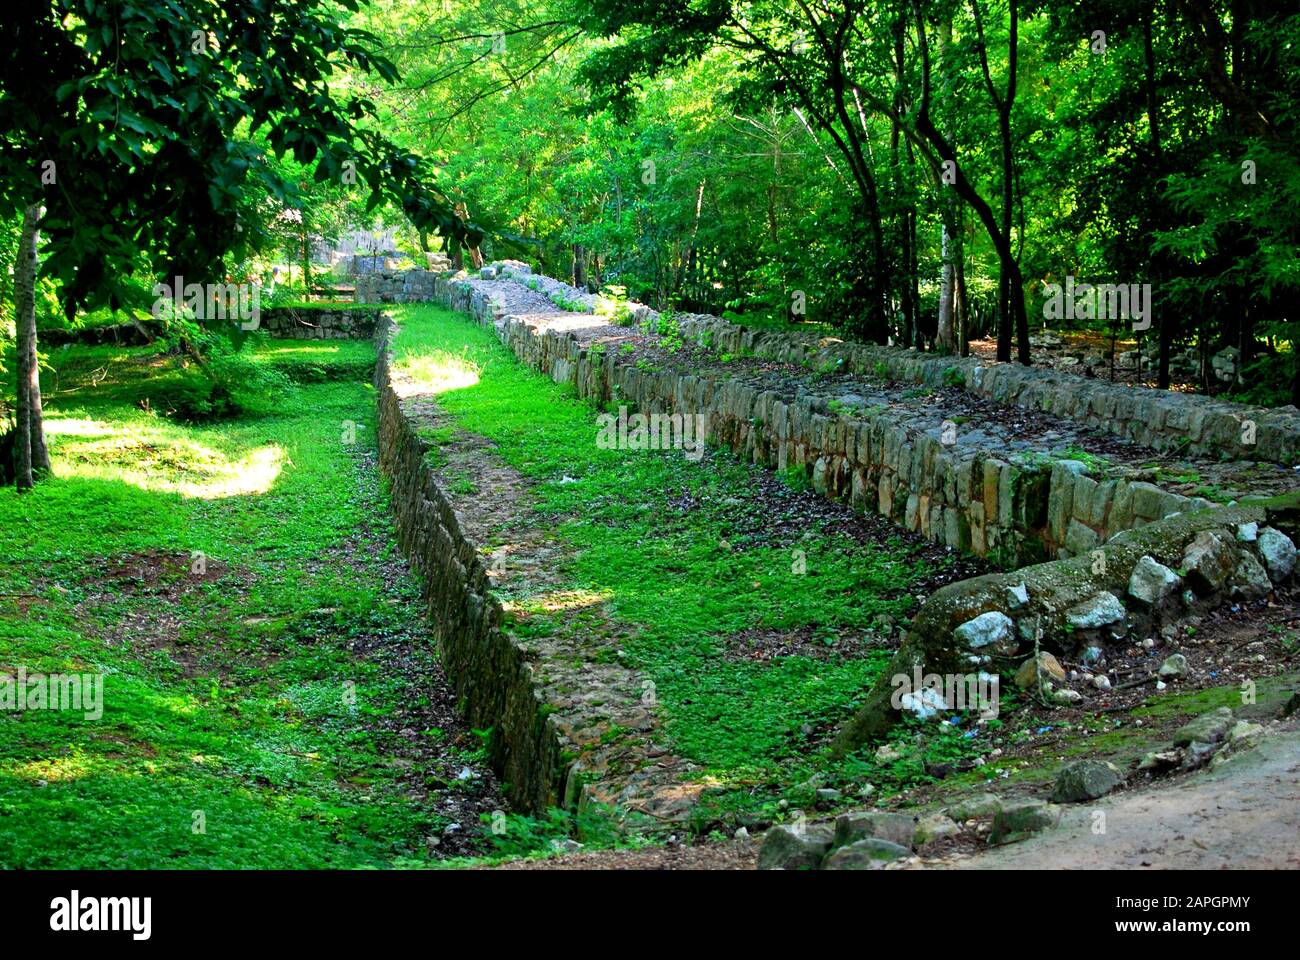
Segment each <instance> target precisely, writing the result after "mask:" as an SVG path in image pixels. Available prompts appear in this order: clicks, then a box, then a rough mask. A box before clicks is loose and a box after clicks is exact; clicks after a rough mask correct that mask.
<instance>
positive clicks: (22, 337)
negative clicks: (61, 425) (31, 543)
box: [14, 205, 50, 490]
mask: <svg viewBox="0 0 1300 960" xmlns="http://www.w3.org/2000/svg"><path fill="white" fill-rule="evenodd" d="M41 214H42V211H41V208H40V206H39V205H34V206H30V207H28V208H27V209H26V210H25V211H24V212H23V230H22V236H21V239H20V240H19V242H18V262H17V263H16V264H15V265H14V301H15V302H14V306H15V308H16V311H17V334H18V343H17V348H18V350H17V352H18V369H17V374H18V390H17V393H18V397H17V400H18V403H17V411H16V412H17V432H16V434H15V438H14V461H15V462H14V467H15V478H16V484H17V486H18V488H19V489H20V490H29V489H31V487H32V486H33V485H34V483H35V481H36V480H38V479H39V478H40V477H42V476H44V475H46V474H48V473H49V472H50V454H49V450H48V448H47V447H46V445H45V416H44V410H43V408H42V405H41V370H40V364H39V361H38V360H37V353H36V247H37V244H38V243H39V242H40V219H41Z"/></svg>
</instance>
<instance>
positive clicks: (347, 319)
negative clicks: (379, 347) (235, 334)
mask: <svg viewBox="0 0 1300 960" xmlns="http://www.w3.org/2000/svg"><path fill="white" fill-rule="evenodd" d="M379 317H380V311H379V310H354V309H351V308H347V309H338V308H333V309H331V308H330V307H271V308H269V309H267V310H263V311H262V317H261V324H260V329H262V330H265V331H266V332H267V333H268V334H270V335H271V336H272V337H278V338H281V339H288V340H369V339H371V338H372V337H374V336H375V330H376V327H377V325H378V322H379Z"/></svg>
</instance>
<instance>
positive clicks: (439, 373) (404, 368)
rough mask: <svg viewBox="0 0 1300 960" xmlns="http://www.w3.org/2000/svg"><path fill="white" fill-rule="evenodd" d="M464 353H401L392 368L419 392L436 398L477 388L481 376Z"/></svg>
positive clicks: (476, 365) (411, 351)
mask: <svg viewBox="0 0 1300 960" xmlns="http://www.w3.org/2000/svg"><path fill="white" fill-rule="evenodd" d="M467 352H468V351H467V350H462V351H461V352H460V353H458V354H457V353H452V352H451V351H450V350H436V349H435V350H429V351H420V352H417V351H415V350H409V349H408V350H403V351H402V352H401V354H400V355H399V356H398V357H397V362H396V364H395V368H396V369H397V370H398V371H399V372H400V373H401V374H402V375H403V377H404V379H406V380H407V381H408V382H409V384H410V385H411V386H414V387H418V388H419V389H420V391H421V392H427V393H435V394H438V393H446V392H447V391H448V390H463V389H465V388H466V387H472V386H475V385H476V384H478V382H479V376H480V374H481V373H482V372H483V370H482V367H481V366H480V365H479V364H478V363H477V362H476V361H474V360H471V359H470V358H469V357H468V356H466V353H467Z"/></svg>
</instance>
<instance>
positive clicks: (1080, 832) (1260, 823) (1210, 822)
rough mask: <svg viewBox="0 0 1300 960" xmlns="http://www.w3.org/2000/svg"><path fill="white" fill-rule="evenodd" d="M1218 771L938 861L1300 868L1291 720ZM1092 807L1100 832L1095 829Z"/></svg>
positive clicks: (1297, 745)
mask: <svg viewBox="0 0 1300 960" xmlns="http://www.w3.org/2000/svg"><path fill="white" fill-rule="evenodd" d="M1274 729H1275V730H1276V731H1277V733H1276V735H1274V736H1270V737H1266V738H1265V739H1264V740H1263V742H1262V743H1261V744H1260V746H1259V747H1258V748H1257V749H1255V750H1251V751H1248V752H1246V753H1243V754H1241V755H1239V756H1237V757H1234V758H1232V759H1231V760H1229V761H1228V762H1227V763H1226V764H1224V765H1223V766H1221V767H1220V768H1218V769H1217V770H1211V771H1206V772H1204V773H1200V774H1195V775H1193V776H1190V777H1187V778H1186V779H1183V780H1181V781H1178V782H1176V783H1173V784H1168V783H1158V784H1154V785H1152V786H1151V787H1149V788H1147V789H1143V790H1135V791H1133V792H1131V793H1125V794H1121V795H1120V796H1118V797H1116V798H1115V799H1114V800H1113V801H1111V802H1106V801H1100V802H1098V803H1096V804H1090V805H1086V806H1072V807H1069V808H1067V809H1066V812H1065V814H1064V815H1063V816H1062V818H1061V825H1060V827H1059V828H1057V829H1055V830H1051V831H1048V832H1047V833H1044V834H1041V835H1039V836H1037V837H1034V838H1031V839H1029V840H1025V841H1023V842H1021V843H1017V844H1013V845H1010V846H1006V847H1001V848H997V849H994V850H990V851H988V852H987V853H981V854H978V855H976V856H974V857H970V858H969V859H963V860H960V861H955V862H952V863H947V864H927V865H926V866H928V867H930V868H935V867H938V868H940V869H943V868H952V869H965V870H1027V869H1028V870H1033V869H1047V868H1053V869H1067V870H1078V869H1084V870H1087V869H1110V870H1129V869H1143V868H1153V869H1164V870H1194V869H1200V870H1217V869H1227V868H1231V869H1252V868H1253V869H1287V868H1292V869H1294V868H1296V867H1300V718H1297V719H1293V720H1291V721H1288V722H1287V723H1286V724H1285V725H1279V726H1278V727H1275V728H1274ZM1097 811H1103V812H1104V813H1105V815H1106V816H1105V833H1104V834H1103V833H1094V832H1093V825H1094V821H1095V814H1096V812H1097Z"/></svg>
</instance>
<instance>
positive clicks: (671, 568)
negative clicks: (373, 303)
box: [395, 305, 954, 801]
mask: <svg viewBox="0 0 1300 960" xmlns="http://www.w3.org/2000/svg"><path fill="white" fill-rule="evenodd" d="M397 315H398V317H399V322H400V323H401V331H400V334H399V336H398V338H397V340H396V342H395V356H396V361H397V366H398V368H399V370H401V371H402V372H403V373H404V374H406V375H407V376H409V377H411V378H413V379H415V380H416V381H418V382H421V383H422V384H424V385H425V386H426V387H428V388H429V389H430V390H431V391H433V392H434V393H435V394H436V396H437V400H438V403H439V405H440V406H442V407H443V408H444V409H445V410H446V411H447V412H449V413H450V414H451V415H452V417H453V418H454V422H455V425H456V428H457V429H459V430H462V431H465V432H468V433H472V434H476V435H480V436H483V437H486V438H488V439H489V440H491V441H492V442H493V444H494V447H495V452H496V454H497V455H499V456H500V457H501V458H503V459H504V460H505V461H506V462H507V463H508V464H509V465H510V466H512V467H514V468H515V469H517V470H519V471H521V472H522V473H523V474H524V475H525V476H526V477H528V478H529V479H530V480H531V481H532V482H533V484H534V485H535V489H536V491H537V493H538V497H537V509H538V511H539V512H540V513H541V514H542V515H543V516H544V517H545V523H546V525H548V526H550V525H553V526H554V529H555V531H556V534H557V535H558V536H559V537H561V538H563V539H564V540H565V541H567V544H568V545H569V546H570V547H571V548H573V549H572V550H571V551H570V552H569V555H570V556H571V557H572V561H571V563H570V565H569V567H568V569H566V570H565V572H564V573H565V578H566V581H567V584H568V586H569V588H570V589H571V590H572V591H576V592H577V593H579V594H580V595H583V596H585V597H588V598H591V600H592V601H593V602H595V603H597V604H598V605H600V606H601V608H602V612H603V613H604V614H606V615H608V616H609V617H611V618H613V620H614V621H615V622H616V623H617V624H620V625H621V626H623V627H625V628H626V631H625V632H626V634H627V636H628V638H629V639H628V640H627V642H625V643H624V644H623V650H624V654H625V659H626V662H627V663H628V665H629V666H632V667H634V668H636V669H639V670H642V671H644V672H645V673H646V674H648V675H649V677H650V678H651V679H652V680H653V682H654V684H655V689H656V695H657V698H658V701H659V704H660V710H661V711H662V714H663V716H664V717H665V718H666V720H667V729H668V731H669V733H670V735H671V738H672V746H673V749H674V750H676V751H677V752H679V754H681V755H683V756H685V757H687V758H689V759H690V760H692V761H694V762H696V763H698V764H700V765H701V766H702V767H703V768H704V770H705V771H706V774H707V775H709V776H711V777H713V778H714V779H716V781H717V782H718V784H719V786H720V787H721V788H722V789H723V790H724V791H725V790H736V791H737V792H739V793H743V794H744V796H745V797H746V798H749V797H751V796H753V795H754V794H755V791H757V793H758V794H759V795H761V796H762V798H763V799H764V800H770V801H775V800H776V799H777V798H778V797H779V796H780V795H781V793H782V791H783V790H784V789H785V788H786V787H788V786H790V785H793V784H798V783H801V782H803V781H806V780H807V779H808V778H809V777H810V776H812V775H813V774H815V773H819V774H821V776H822V777H823V779H824V782H844V783H846V784H851V783H854V782H860V781H861V778H862V776H863V775H864V773H865V772H867V771H866V770H865V769H864V768H867V767H870V766H871V765H872V764H873V763H874V761H873V760H872V759H870V758H866V759H860V760H855V761H852V762H850V763H849V764H847V765H844V764H840V765H835V766H831V765H830V764H829V763H828V761H827V760H826V759H825V750H824V748H825V746H826V744H827V741H828V739H829V738H830V736H831V735H832V734H833V733H834V731H835V730H836V729H837V727H838V725H839V724H840V723H841V722H842V721H843V720H844V719H845V718H846V717H847V716H849V715H850V713H851V712H852V710H853V709H854V707H855V705H856V704H857V703H858V702H859V701H860V699H861V698H862V697H863V696H864V695H865V693H866V692H867V691H868V689H869V687H870V686H871V684H872V682H873V681H874V679H875V678H876V676H877V675H878V673H879V671H880V670H881V669H883V667H884V666H885V664H886V663H887V662H888V659H889V655H890V653H891V652H892V648H893V646H894V642H895V637H894V633H895V631H896V629H897V625H898V624H900V623H901V622H902V619H903V618H904V617H905V616H906V614H907V613H908V612H909V611H910V610H911V609H912V608H913V607H914V606H915V605H916V603H917V602H918V600H919V599H920V598H921V597H923V596H924V595H925V594H927V593H928V592H929V591H930V590H931V589H933V586H932V585H928V586H921V584H922V582H923V581H928V580H930V578H932V577H934V576H935V575H936V573H939V572H940V568H943V567H945V566H947V565H948V564H949V563H950V562H951V561H952V560H953V559H954V558H953V557H952V556H951V555H948V556H945V555H943V551H939V550H936V549H935V548H933V547H931V546H928V545H925V544H922V543H918V542H917V541H915V540H912V539H904V537H902V536H901V535H899V534H898V533H896V532H893V531H892V530H889V529H888V527H887V525H885V527H884V528H879V527H878V528H877V529H878V530H879V529H886V531H887V532H886V533H885V535H883V536H880V537H879V538H877V539H863V538H862V537H861V535H860V531H859V530H858V529H857V528H856V527H854V526H853V525H852V524H851V523H846V521H845V520H844V517H843V514H842V513H841V512H839V511H831V512H830V513H826V512H824V511H823V510H822V504H824V501H821V500H820V498H817V497H815V496H814V495H813V494H811V493H807V492H800V491H796V490H791V489H789V488H788V487H787V486H786V485H784V484H782V483H780V482H779V481H778V482H774V481H773V479H772V476H771V474H770V473H766V472H765V471H763V470H762V469H761V468H756V467H754V466H752V465H748V464H745V463H741V462H739V461H737V460H735V459H732V458H730V457H727V456H724V455H721V454H718V453H716V452H711V453H710V454H709V456H708V457H707V458H705V459H703V460H701V461H699V462H692V461H691V460H690V459H688V458H687V457H685V456H684V455H683V454H682V453H681V452H680V451H645V452H637V451H628V450H605V449H599V448H598V446H597V443H596V434H597V424H596V411H594V410H593V409H592V408H591V406H590V405H589V404H587V403H584V402H582V401H579V400H578V399H576V398H575V397H574V396H573V395H572V392H571V390H569V389H568V388H565V387H561V386H557V385H556V384H554V383H553V382H552V381H551V380H549V378H547V377H544V376H542V375H540V374H537V373H535V372H533V371H531V370H529V369H528V368H526V367H525V366H523V365H522V364H520V363H518V362H517V361H516V359H515V358H514V356H513V355H512V354H510V353H509V351H508V350H507V349H506V348H505V347H504V346H502V345H501V344H500V343H499V342H498V341H497V339H496V337H495V336H494V334H493V333H492V332H491V331H490V330H489V329H487V328H485V327H482V326H479V325H477V324H475V323H473V322H472V321H470V320H468V319H466V318H465V317H463V316H461V315H459V314H455V313H452V312H449V311H447V310H443V309H441V308H438V307H434V306H414V305H412V306H407V307H404V308H401V309H400V310H399V311H397ZM430 439H431V440H432V441H434V442H435V444H436V443H437V441H438V440H439V437H438V436H436V435H434V436H431V437H430ZM443 439H444V440H450V439H451V434H450V433H444V437H443ZM434 455H435V456H436V448H435V454H434ZM774 488H775V489H774ZM464 492H468V491H464ZM481 493H482V495H484V496H491V495H492V491H481ZM510 600H511V605H512V608H513V609H514V610H515V612H516V620H515V623H514V624H513V629H516V630H528V631H532V632H534V633H536V632H537V631H547V630H562V629H573V628H574V626H573V618H572V617H570V616H569V615H568V614H567V611H564V610H560V611H557V612H556V613H555V614H553V615H552V616H550V617H548V615H547V612H546V608H547V607H548V603H547V597H546V596H534V597H526V596H522V597H521V596H515V597H511V598H510ZM551 606H553V605H551ZM578 622H579V623H580V624H581V623H582V621H578ZM587 626H588V627H589V626H590V624H589V623H588V624H587ZM582 628H583V627H579V629H582ZM756 639H758V640H760V641H761V643H760V644H759V645H758V646H759V648H758V649H757V650H756V649H755V646H756V645H755V642H754V641H755V640H756ZM772 650H777V651H781V650H784V651H787V653H786V654H785V655H782V654H781V653H779V652H778V655H774V656H766V655H764V653H765V651H767V652H770V651H772ZM953 746H954V745H953V744H949V745H947V747H941V748H940V751H941V752H942V751H943V750H945V749H950V748H951V747H953Z"/></svg>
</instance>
